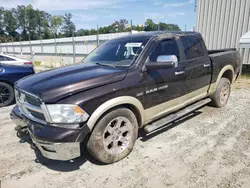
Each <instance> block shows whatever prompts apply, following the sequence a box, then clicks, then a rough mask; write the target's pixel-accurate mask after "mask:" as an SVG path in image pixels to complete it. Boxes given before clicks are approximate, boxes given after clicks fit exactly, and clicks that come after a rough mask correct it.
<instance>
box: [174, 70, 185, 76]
mask: <svg viewBox="0 0 250 188" xmlns="http://www.w3.org/2000/svg"><path fill="white" fill-rule="evenodd" d="M181 74H184V71H180V72H175V75H176V76H177V75H181Z"/></svg>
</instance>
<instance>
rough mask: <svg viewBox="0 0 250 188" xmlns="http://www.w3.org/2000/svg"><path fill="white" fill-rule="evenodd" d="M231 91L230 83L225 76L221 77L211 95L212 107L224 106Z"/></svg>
mask: <svg viewBox="0 0 250 188" xmlns="http://www.w3.org/2000/svg"><path fill="white" fill-rule="evenodd" d="M230 93H231V83H230V81H229V80H228V79H227V78H221V80H220V82H219V84H218V86H217V88H216V91H215V93H214V94H213V95H212V96H211V99H212V105H213V106H214V107H218V108H221V107H224V106H225V105H226V104H227V102H228V99H229V96H230Z"/></svg>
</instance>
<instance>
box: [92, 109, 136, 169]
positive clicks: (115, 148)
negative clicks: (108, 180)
mask: <svg viewBox="0 0 250 188" xmlns="http://www.w3.org/2000/svg"><path fill="white" fill-rule="evenodd" d="M137 135H138V122H137V119H136V117H135V115H134V113H133V112H132V111H131V110H129V109H127V108H116V109H114V110H112V111H110V112H108V113H107V114H105V115H104V116H103V117H102V118H101V119H100V120H99V122H98V123H97V124H96V126H95V128H94V130H93V132H92V134H91V136H90V138H89V140H88V143H87V149H88V151H89V153H90V154H91V155H92V156H93V157H94V158H95V159H97V160H98V161H100V162H102V163H106V164H110V163H115V162H117V161H119V160H121V159H123V158H125V157H126V156H127V155H129V153H130V152H131V151H132V149H133V146H134V144H135V141H136V139H137Z"/></svg>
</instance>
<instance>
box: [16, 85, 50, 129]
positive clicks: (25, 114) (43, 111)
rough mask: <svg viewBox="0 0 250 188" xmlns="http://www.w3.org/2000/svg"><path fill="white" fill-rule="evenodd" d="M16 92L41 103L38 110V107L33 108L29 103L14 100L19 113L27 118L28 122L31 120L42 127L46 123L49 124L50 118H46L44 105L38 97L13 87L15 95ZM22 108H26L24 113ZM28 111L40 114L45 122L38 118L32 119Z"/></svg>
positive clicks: (46, 113)
mask: <svg viewBox="0 0 250 188" xmlns="http://www.w3.org/2000/svg"><path fill="white" fill-rule="evenodd" d="M17 92H20V93H21V94H23V95H30V96H32V97H34V98H36V99H38V100H39V101H40V102H41V105H40V108H39V107H37V106H34V105H32V104H30V103H28V102H26V101H20V99H19V98H18V99H17V100H16V103H17V105H18V109H19V111H20V113H21V114H22V115H23V116H25V117H26V118H28V119H30V120H32V121H34V122H37V123H40V124H43V125H46V121H47V122H50V117H48V112H47V108H46V105H45V104H44V103H43V102H42V100H41V99H40V98H39V97H38V96H36V95H34V94H31V93H29V92H26V91H24V90H22V89H20V88H18V87H15V94H16V93H17ZM16 96H17V95H16ZM24 108H26V109H27V110H25V111H24ZM28 110H32V111H35V112H39V113H42V114H43V115H44V117H45V120H46V121H43V120H41V119H39V118H36V117H34V116H33V115H32V114H31V113H30V112H28ZM26 111H27V112H26Z"/></svg>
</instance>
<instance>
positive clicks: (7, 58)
mask: <svg viewBox="0 0 250 188" xmlns="http://www.w3.org/2000/svg"><path fill="white" fill-rule="evenodd" d="M5 61H14V59H12V58H10V57H5Z"/></svg>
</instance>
